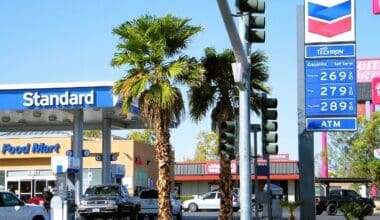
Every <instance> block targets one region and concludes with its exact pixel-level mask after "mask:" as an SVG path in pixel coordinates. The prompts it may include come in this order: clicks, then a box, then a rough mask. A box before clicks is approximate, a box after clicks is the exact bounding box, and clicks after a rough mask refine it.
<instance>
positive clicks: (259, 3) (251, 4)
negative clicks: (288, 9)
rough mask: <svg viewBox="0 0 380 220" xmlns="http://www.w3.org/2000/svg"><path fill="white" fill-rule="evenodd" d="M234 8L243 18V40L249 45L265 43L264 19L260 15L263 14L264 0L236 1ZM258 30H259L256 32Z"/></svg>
mask: <svg viewBox="0 0 380 220" xmlns="http://www.w3.org/2000/svg"><path fill="white" fill-rule="evenodd" d="M235 3H236V7H237V9H238V10H239V12H240V14H241V15H242V16H243V21H244V24H245V26H246V33H245V38H246V40H247V41H248V42H249V43H264V42H265V31H264V30H263V29H264V28H265V17H264V16H262V15H254V14H255V13H257V14H263V13H264V12H265V2H264V0H236V2H235ZM257 29H259V30H257Z"/></svg>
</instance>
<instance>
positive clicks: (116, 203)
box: [78, 184, 140, 219]
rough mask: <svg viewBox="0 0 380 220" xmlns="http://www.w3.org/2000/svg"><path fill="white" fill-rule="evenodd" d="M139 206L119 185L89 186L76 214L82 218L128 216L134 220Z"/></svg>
mask: <svg viewBox="0 0 380 220" xmlns="http://www.w3.org/2000/svg"><path fill="white" fill-rule="evenodd" d="M139 211H140V204H139V202H137V201H136V200H135V199H133V198H132V197H130V196H129V194H128V190H127V189H126V188H125V187H124V186H123V185H119V184H103V185H95V186H90V187H89V188H87V189H86V192H85V195H84V197H83V198H82V200H81V201H80V204H79V207H78V212H79V214H80V215H81V216H83V217H89V218H92V217H95V216H101V217H117V218H122V217H123V216H129V217H130V218H131V219H136V217H137V215H138V213H139Z"/></svg>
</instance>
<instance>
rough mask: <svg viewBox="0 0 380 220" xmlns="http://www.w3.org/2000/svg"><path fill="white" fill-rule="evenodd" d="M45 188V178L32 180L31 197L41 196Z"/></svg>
mask: <svg viewBox="0 0 380 220" xmlns="http://www.w3.org/2000/svg"><path fill="white" fill-rule="evenodd" d="M45 188H47V186H46V180H34V195H33V197H41V198H42V194H43V193H44V189H45Z"/></svg>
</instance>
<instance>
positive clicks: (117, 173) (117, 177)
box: [111, 164, 125, 184]
mask: <svg viewBox="0 0 380 220" xmlns="http://www.w3.org/2000/svg"><path fill="white" fill-rule="evenodd" d="M124 176H125V166H124V164H111V179H112V183H117V184H122V179H123V177H124Z"/></svg>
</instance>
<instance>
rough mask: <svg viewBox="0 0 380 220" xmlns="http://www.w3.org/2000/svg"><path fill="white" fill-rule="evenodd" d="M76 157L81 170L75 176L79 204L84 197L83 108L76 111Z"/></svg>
mask: <svg viewBox="0 0 380 220" xmlns="http://www.w3.org/2000/svg"><path fill="white" fill-rule="evenodd" d="M73 142H74V150H73V154H74V157H77V158H79V170H78V172H77V173H76V178H75V203H76V204H79V202H80V199H81V198H82V183H83V182H82V180H83V174H82V172H83V157H82V150H83V110H82V109H78V110H77V111H75V112H74V134H73Z"/></svg>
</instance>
